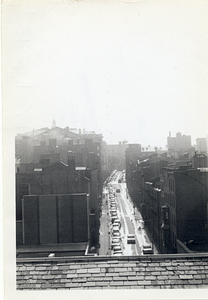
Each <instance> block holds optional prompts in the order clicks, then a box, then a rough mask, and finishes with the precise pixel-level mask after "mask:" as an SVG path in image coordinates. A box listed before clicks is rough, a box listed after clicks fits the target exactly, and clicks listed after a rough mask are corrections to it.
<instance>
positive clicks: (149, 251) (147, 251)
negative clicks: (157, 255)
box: [142, 244, 154, 254]
mask: <svg viewBox="0 0 208 300" xmlns="http://www.w3.org/2000/svg"><path fill="white" fill-rule="evenodd" d="M142 252H143V254H154V251H153V249H152V246H151V245H150V244H146V245H143V246H142Z"/></svg>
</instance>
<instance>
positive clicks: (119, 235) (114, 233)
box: [113, 232, 121, 239]
mask: <svg viewBox="0 0 208 300" xmlns="http://www.w3.org/2000/svg"><path fill="white" fill-rule="evenodd" d="M113 238H119V239H120V238H121V234H120V232H113Z"/></svg>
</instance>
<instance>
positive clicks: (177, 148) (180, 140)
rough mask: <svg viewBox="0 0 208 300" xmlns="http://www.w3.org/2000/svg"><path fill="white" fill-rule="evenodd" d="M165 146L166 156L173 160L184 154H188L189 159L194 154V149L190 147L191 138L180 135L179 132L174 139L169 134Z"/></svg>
mask: <svg viewBox="0 0 208 300" xmlns="http://www.w3.org/2000/svg"><path fill="white" fill-rule="evenodd" d="M167 146H168V155H169V156H173V157H175V158H179V157H180V156H182V155H184V153H188V155H189V157H191V156H192V155H193V154H194V148H193V147H192V145H191V136H190V135H182V134H181V133H180V132H178V133H177V134H176V136H175V137H172V136H171V133H169V136H168V138H167Z"/></svg>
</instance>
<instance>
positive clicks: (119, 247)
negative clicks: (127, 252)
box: [113, 246, 122, 255]
mask: <svg viewBox="0 0 208 300" xmlns="http://www.w3.org/2000/svg"><path fill="white" fill-rule="evenodd" d="M115 254H121V255H122V249H121V246H115V247H113V255H115Z"/></svg>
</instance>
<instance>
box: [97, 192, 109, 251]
mask: <svg viewBox="0 0 208 300" xmlns="http://www.w3.org/2000/svg"><path fill="white" fill-rule="evenodd" d="M108 223H109V222H108V204H107V203H106V199H104V198H103V199H102V216H101V218H100V232H99V234H100V249H99V255H110V236H109V234H108V232H109V224H108Z"/></svg>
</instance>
